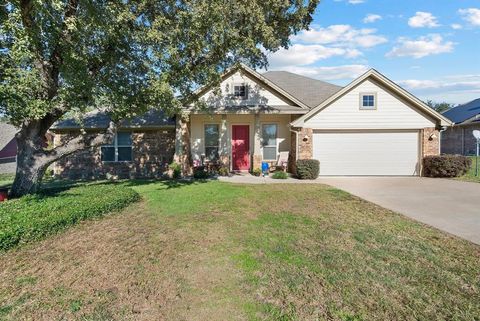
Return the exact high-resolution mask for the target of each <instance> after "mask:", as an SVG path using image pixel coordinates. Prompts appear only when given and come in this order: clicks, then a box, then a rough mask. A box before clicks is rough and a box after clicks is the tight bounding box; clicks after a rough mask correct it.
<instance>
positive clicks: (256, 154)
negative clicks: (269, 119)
mask: <svg viewBox="0 0 480 321" xmlns="http://www.w3.org/2000/svg"><path fill="white" fill-rule="evenodd" d="M261 130H262V129H261V127H260V115H259V114H255V116H254V128H253V145H252V146H253V151H252V154H253V157H252V158H253V160H252V161H253V164H252V169H255V168H262V159H263V157H262V154H261V148H260V146H257V145H258V144H257V143H258V142H260V141H261V139H262V133H261Z"/></svg>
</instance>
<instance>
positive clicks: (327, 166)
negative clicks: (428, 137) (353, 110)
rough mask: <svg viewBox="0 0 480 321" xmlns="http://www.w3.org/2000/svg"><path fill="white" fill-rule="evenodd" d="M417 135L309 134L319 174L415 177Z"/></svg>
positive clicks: (394, 133) (373, 133) (381, 133)
mask: <svg viewBox="0 0 480 321" xmlns="http://www.w3.org/2000/svg"><path fill="white" fill-rule="evenodd" d="M418 139H419V135H418V132H354V133H352V132H348V133H342V132H335V133H333V132H332V133H315V134H314V135H313V156H314V158H315V159H318V160H319V161H320V175H324V176H325V175H408V176H412V175H417V173H418V170H417V168H418V159H419V157H418V155H419V145H418Z"/></svg>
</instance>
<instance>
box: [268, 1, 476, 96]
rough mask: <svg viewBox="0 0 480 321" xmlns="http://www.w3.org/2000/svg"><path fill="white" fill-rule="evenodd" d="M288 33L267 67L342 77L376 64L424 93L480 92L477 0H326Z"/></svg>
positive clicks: (332, 78)
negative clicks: (286, 44)
mask: <svg viewBox="0 0 480 321" xmlns="http://www.w3.org/2000/svg"><path fill="white" fill-rule="evenodd" d="M291 41H292V45H291V47H290V48H289V49H288V50H280V51H278V52H276V53H274V54H271V55H270V56H269V61H270V67H269V69H270V70H287V71H292V72H296V73H300V74H303V75H305V76H309V77H312V78H317V79H322V80H325V81H329V82H333V83H336V84H340V85H346V84H348V83H349V82H350V81H351V80H353V78H355V77H357V76H359V75H360V74H362V73H363V72H365V71H366V70H368V69H369V68H376V69H377V70H379V71H380V72H381V73H383V74H385V75H386V76H387V77H389V78H390V79H392V80H394V81H396V82H397V83H399V84H400V85H402V86H403V87H404V88H405V89H407V90H409V91H411V92H412V93H413V94H415V95H417V96H418V97H419V98H421V99H424V100H427V99H432V100H434V101H439V102H441V101H447V102H450V103H465V102H468V101H471V100H473V99H475V98H479V97H480V0H400V1H399V0H324V1H321V2H320V4H319V6H318V8H317V10H316V13H315V15H314V20H313V23H312V24H311V28H310V30H309V31H304V32H301V33H300V34H298V35H296V36H294V37H292V39H291Z"/></svg>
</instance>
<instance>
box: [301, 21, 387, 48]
mask: <svg viewBox="0 0 480 321" xmlns="http://www.w3.org/2000/svg"><path fill="white" fill-rule="evenodd" d="M376 32H377V30H376V29H367V28H363V29H355V28H353V27H352V26H350V25H331V26H329V27H327V28H317V29H315V28H311V29H310V30H306V31H303V32H302V33H300V34H299V35H297V36H294V37H293V38H292V40H294V41H302V42H307V43H314V44H323V45H326V44H331V45H334V46H346V47H362V48H371V47H374V46H377V45H379V44H382V43H385V42H387V41H388V40H387V38H385V37H384V36H380V35H377V34H376Z"/></svg>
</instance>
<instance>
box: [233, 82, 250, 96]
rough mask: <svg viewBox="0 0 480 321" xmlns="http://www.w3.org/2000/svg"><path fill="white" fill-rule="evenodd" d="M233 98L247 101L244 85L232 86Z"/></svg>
mask: <svg viewBox="0 0 480 321" xmlns="http://www.w3.org/2000/svg"><path fill="white" fill-rule="evenodd" d="M233 96H234V97H235V98H241V99H247V86H245V84H240V85H234V86H233Z"/></svg>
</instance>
